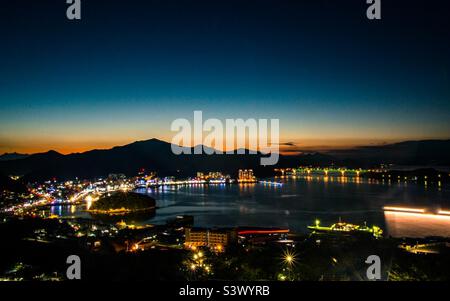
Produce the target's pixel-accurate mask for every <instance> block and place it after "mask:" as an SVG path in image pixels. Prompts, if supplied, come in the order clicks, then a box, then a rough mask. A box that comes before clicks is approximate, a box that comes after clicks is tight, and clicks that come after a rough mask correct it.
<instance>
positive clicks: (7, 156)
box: [0, 153, 29, 161]
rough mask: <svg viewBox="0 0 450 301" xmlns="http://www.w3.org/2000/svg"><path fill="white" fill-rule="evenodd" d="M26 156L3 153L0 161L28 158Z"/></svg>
mask: <svg viewBox="0 0 450 301" xmlns="http://www.w3.org/2000/svg"><path fill="white" fill-rule="evenodd" d="M28 156H29V155H28V154H19V153H4V154H3V155H0V161H9V160H17V159H23V158H26V157H28Z"/></svg>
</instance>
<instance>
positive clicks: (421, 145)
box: [327, 140, 450, 166]
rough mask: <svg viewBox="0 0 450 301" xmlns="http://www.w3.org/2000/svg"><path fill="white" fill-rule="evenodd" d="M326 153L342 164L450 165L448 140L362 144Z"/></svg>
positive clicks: (449, 141)
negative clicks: (378, 144) (374, 144)
mask: <svg viewBox="0 0 450 301" xmlns="http://www.w3.org/2000/svg"><path fill="white" fill-rule="evenodd" d="M327 154H329V155H331V156H333V157H335V158H336V159H338V160H340V161H341V162H342V163H343V164H350V165H362V166H367V165H370V163H372V162H373V163H377V164H378V163H391V164H398V165H424V166H427V165H428V166H439V165H442V166H450V140H421V141H405V142H399V143H394V144H388V145H382V146H364V147H358V148H354V149H348V150H337V151H330V152H327Z"/></svg>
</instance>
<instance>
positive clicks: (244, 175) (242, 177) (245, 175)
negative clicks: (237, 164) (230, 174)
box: [238, 169, 256, 183]
mask: <svg viewBox="0 0 450 301" xmlns="http://www.w3.org/2000/svg"><path fill="white" fill-rule="evenodd" d="M238 181H239V182H241V183H251V182H256V177H255V176H254V175H253V169H239V176H238Z"/></svg>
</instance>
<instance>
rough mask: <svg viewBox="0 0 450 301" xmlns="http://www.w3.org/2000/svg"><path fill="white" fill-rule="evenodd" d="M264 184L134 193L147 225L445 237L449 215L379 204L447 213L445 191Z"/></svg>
mask: <svg viewBox="0 0 450 301" xmlns="http://www.w3.org/2000/svg"><path fill="white" fill-rule="evenodd" d="M272 180H273V181H276V182H281V183H283V185H282V186H278V185H268V184H261V183H257V184H246V185H240V184H239V185H238V184H234V185H220V184H218V185H191V186H171V187H160V188H157V189H153V190H146V189H142V190H138V192H140V193H146V194H148V195H150V196H152V197H154V198H155V199H156V202H157V206H158V207H159V208H158V209H157V210H156V214H155V215H154V216H152V217H151V218H149V219H148V221H147V222H148V223H164V222H165V221H166V220H167V219H168V218H171V217H174V216H176V215H180V214H189V215H193V216H194V220H195V226H202V227H221V226H261V227H287V228H289V229H291V230H292V231H296V232H307V229H306V226H307V225H311V224H313V223H314V220H315V219H319V220H320V221H321V224H322V225H328V224H331V223H334V222H336V221H338V220H339V218H341V219H342V220H343V221H346V222H351V223H361V224H362V223H364V222H367V223H368V224H369V225H373V224H375V225H378V226H380V227H382V228H383V229H384V230H385V232H387V233H388V234H389V235H392V236H415V237H419V236H428V235H439V236H450V216H449V217H429V216H421V215H408V214H401V213H399V214H387V213H384V212H383V210H382V207H383V206H385V205H392V206H405V207H418V208H425V207H427V208H441V209H446V210H450V187H448V186H442V187H437V186H430V185H429V186H424V185H420V184H415V183H404V182H400V183H398V182H392V183H387V182H385V183H383V182H379V181H369V180H363V179H357V178H340V177H328V178H324V177H308V178H306V177H302V178H296V179H293V178H284V179H281V178H277V179H272ZM83 209H84V208H83V206H78V207H75V206H67V207H53V208H52V209H51V211H52V213H54V214H57V215H61V216H83V217H89V214H88V213H86V212H84V211H83Z"/></svg>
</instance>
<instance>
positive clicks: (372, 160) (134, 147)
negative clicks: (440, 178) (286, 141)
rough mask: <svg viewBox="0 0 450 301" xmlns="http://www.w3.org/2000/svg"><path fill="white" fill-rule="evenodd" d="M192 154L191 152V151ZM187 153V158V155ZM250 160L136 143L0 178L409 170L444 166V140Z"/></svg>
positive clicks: (12, 167) (47, 160) (49, 157)
mask: <svg viewBox="0 0 450 301" xmlns="http://www.w3.org/2000/svg"><path fill="white" fill-rule="evenodd" d="M191 150H193V148H192V149H191ZM192 153H193V152H192ZM261 156H262V155H261V154H256V155H250V154H245V155H237V154H234V155H217V154H214V155H206V154H202V155H175V154H173V153H172V150H171V144H170V143H167V142H164V141H160V140H157V139H150V140H145V141H137V142H134V143H131V144H127V145H124V146H117V147H113V148H111V149H107V150H92V151H87V152H84V153H74V154H69V155H63V154H60V153H58V152H56V151H49V152H46V153H39V154H33V155H30V156H28V157H26V158H22V159H16V160H8V161H1V162H0V173H3V174H5V175H24V176H25V179H26V180H28V181H30V180H48V179H51V178H57V179H73V178H75V177H78V178H82V179H84V178H95V177H102V176H106V175H108V174H110V173H123V174H125V175H128V176H131V175H135V174H137V172H138V170H139V169H141V168H144V169H146V170H147V171H156V172H157V173H158V175H160V176H165V175H174V176H193V175H195V173H196V172H197V171H205V172H206V171H223V172H225V173H228V174H230V175H232V176H236V174H237V172H238V170H239V169H240V168H253V169H254V170H255V173H256V175H258V176H268V175H271V174H272V173H273V168H274V167H295V166H299V165H314V166H328V165H330V164H336V165H343V164H344V165H346V166H349V167H351V166H353V167H356V166H357V167H368V166H376V165H377V164H380V163H392V164H412V165H419V164H421V165H427V164H433V165H450V140H429V141H409V142H402V143H396V144H391V145H385V146H371V147H361V148H355V149H352V150H345V151H342V150H341V151H332V152H329V153H327V154H323V153H309V154H301V155H295V156H283V155H280V159H279V162H278V164H277V165H276V166H269V167H262V166H260V157H261Z"/></svg>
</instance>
